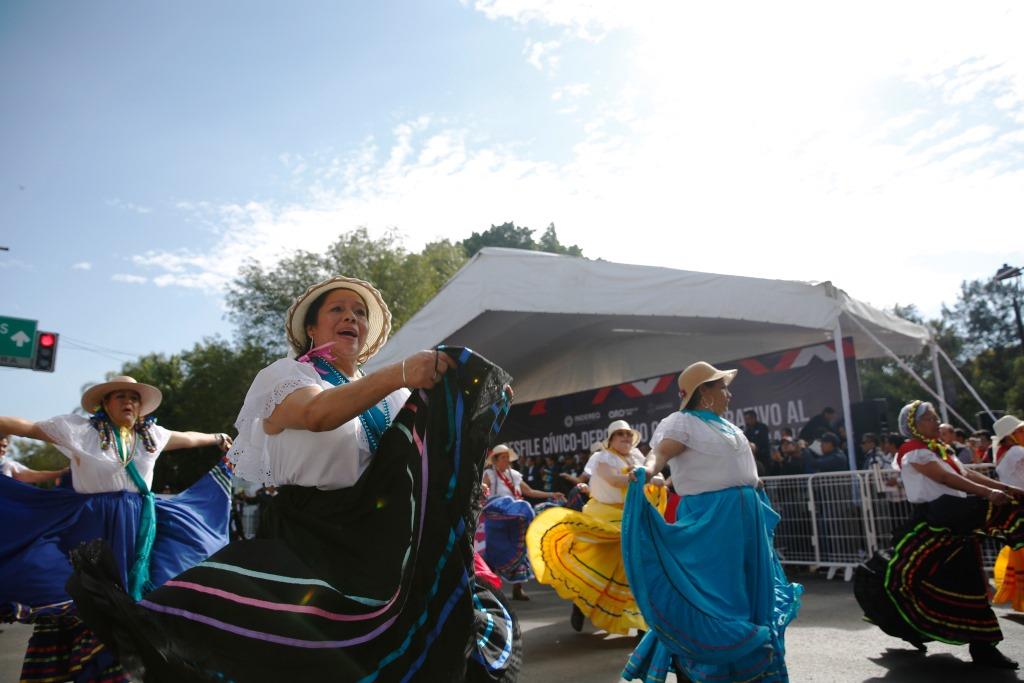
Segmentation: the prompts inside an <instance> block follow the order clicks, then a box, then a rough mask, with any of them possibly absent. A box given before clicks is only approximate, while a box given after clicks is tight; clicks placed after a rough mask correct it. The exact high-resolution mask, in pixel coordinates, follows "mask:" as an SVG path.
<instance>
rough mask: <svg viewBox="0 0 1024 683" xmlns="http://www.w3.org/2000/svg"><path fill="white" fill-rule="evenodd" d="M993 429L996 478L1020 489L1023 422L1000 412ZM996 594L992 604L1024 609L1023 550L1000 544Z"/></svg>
mask: <svg viewBox="0 0 1024 683" xmlns="http://www.w3.org/2000/svg"><path fill="white" fill-rule="evenodd" d="M992 431H994V432H995V444H994V445H993V447H992V448H993V450H994V451H995V458H994V461H995V463H996V474H998V475H999V481H1001V482H1003V483H1006V484H1011V485H1012V486H1016V487H1017V488H1021V489H1024V422H1022V421H1021V420H1020V419H1019V418H1017V417H1014V416H1013V415H1004V416H1003V417H1001V418H999V419H998V420H996V422H995V424H994V425H992ZM995 579H996V594H995V597H993V598H992V603H993V604H996V605H1000V604H1003V603H1009V604H1010V606H1011V607H1012V608H1013V609H1015V610H1016V611H1018V612H1024V550H1013V549H1012V548H1010V547H1009V546H1007V547H1004V548H1003V549H1002V551H1001V552H1000V553H999V557H998V558H996V567H995Z"/></svg>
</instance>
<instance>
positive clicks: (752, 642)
mask: <svg viewBox="0 0 1024 683" xmlns="http://www.w3.org/2000/svg"><path fill="white" fill-rule="evenodd" d="M735 377H736V371H735V370H718V369H717V368H715V367H713V366H711V365H709V364H708V363H704V362H698V363H694V364H693V365H691V366H689V367H688V368H686V370H684V371H683V373H682V374H681V375H680V376H679V395H680V397H681V398H682V402H683V403H682V410H680V411H679V412H676V413H673V414H672V415H669V416H668V417H666V418H665V419H664V420H662V421H661V423H660V424H659V425H658V428H657V430H655V432H654V436H653V437H652V438H651V448H652V450H651V453H650V454H649V455H648V457H647V462H646V464H645V466H644V468H640V469H638V470H636V475H637V476H636V481H634V482H633V483H632V484H630V490H629V495H628V497H627V498H626V509H625V513H624V515H623V521H622V554H623V558H624V559H625V565H626V575H627V576H628V577H629V584H630V586H631V587H632V589H633V595H634V596H635V597H636V601H637V604H638V605H639V606H640V611H641V612H642V613H643V616H644V619H645V620H646V621H647V623H648V625H649V626H650V631H648V633H647V634H646V635H645V636H644V638H643V640H642V641H640V644H639V645H638V646H637V648H636V650H634V652H633V654H632V656H630V658H629V662H628V663H627V665H626V668H625V670H624V671H623V674H622V675H623V677H624V678H626V679H629V680H633V679H640V680H643V681H648V682H654V681H663V680H664V677H665V674H666V672H667V671H670V670H673V669H674V670H675V671H676V672H677V673H680V674H683V675H685V676H686V677H687V678H688V679H689V680H693V681H750V680H761V681H787V680H788V674H787V672H786V663H785V643H784V637H785V629H786V626H787V625H788V624H789V622H790V621H792V620H793V618H794V617H795V616H796V613H797V610H798V609H799V606H800V594H801V592H802V590H803V589H802V588H801V586H800V585H799V584H793V583H789V582H788V581H787V580H786V576H785V574H784V573H783V571H782V566H781V565H780V564H779V560H778V558H777V557H776V555H775V551H774V549H773V547H772V535H773V532H774V529H775V525H776V524H777V523H778V521H779V516H778V515H777V514H776V513H775V511H774V510H772V508H771V505H770V504H769V503H768V498H767V497H766V496H765V494H764V491H763V490H759V488H760V487H759V483H760V482H759V481H758V478H757V465H756V463H755V462H754V456H753V454H752V452H751V450H750V445H749V443H748V442H747V439H746V437H745V436H744V435H743V431H742V430H741V429H740V428H739V427H737V426H736V425H734V424H732V423H731V422H729V421H728V420H726V419H725V418H723V417H722V414H723V413H724V412H725V410H726V408H727V407H728V405H729V399H730V397H731V394H730V393H729V388H728V387H729V384H730V383H731V382H732V380H733V379H734V378H735ZM666 463H668V466H669V468H670V470H671V474H672V482H673V485H674V486H675V488H676V491H677V492H678V493H679V495H680V502H679V505H678V507H677V510H676V522H675V523H674V524H669V523H667V522H665V520H664V519H662V518H661V516H660V515H659V514H657V513H656V512H655V510H654V509H653V508H652V507H651V506H650V505H648V504H647V502H646V501H644V499H643V496H642V495H640V493H641V491H640V486H641V485H642V483H643V481H644V480H645V479H646V478H649V477H653V476H654V475H655V474H656V473H657V472H660V471H661V469H662V468H663V467H664V466H665V464H666Z"/></svg>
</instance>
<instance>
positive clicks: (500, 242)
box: [461, 222, 583, 258]
mask: <svg viewBox="0 0 1024 683" xmlns="http://www.w3.org/2000/svg"><path fill="white" fill-rule="evenodd" d="M534 232H535V231H534V230H531V229H530V228H527V227H519V226H517V225H516V224H515V223H512V222H508V223H502V224H501V225H492V226H491V227H490V228H488V229H487V230H485V231H483V232H474V233H473V234H472V235H470V236H469V237H467V238H466V239H464V240H462V242H461V244H462V247H463V249H465V250H466V255H467V256H469V257H470V258H472V257H473V256H475V255H476V253H477V252H478V251H480V250H481V249H483V248H484V247H508V248H511V249H528V250H530V251H546V252H548V253H551V254H567V255H569V256H583V250H582V249H580V247H578V246H577V245H575V244H573V245H571V246H566V245H564V244H562V243H561V242H560V241H559V240H558V233H557V231H556V230H555V224H554V223H549V224H548V227H547V228H545V229H544V233H543V234H542V235H541V236H540V239H539V240H534V239H533V233H534Z"/></svg>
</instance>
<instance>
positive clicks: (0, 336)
mask: <svg viewBox="0 0 1024 683" xmlns="http://www.w3.org/2000/svg"><path fill="white" fill-rule="evenodd" d="M35 341H36V321H35V320H25V319H24V318H8V317H6V316H0V365H10V366H14V367H18V368H28V367H32V354H33V353H34V351H35Z"/></svg>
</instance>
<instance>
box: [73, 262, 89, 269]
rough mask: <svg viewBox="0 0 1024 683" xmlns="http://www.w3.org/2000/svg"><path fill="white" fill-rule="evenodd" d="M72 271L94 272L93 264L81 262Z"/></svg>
mask: <svg viewBox="0 0 1024 683" xmlns="http://www.w3.org/2000/svg"><path fill="white" fill-rule="evenodd" d="M71 268H72V270H92V264H91V263H89V262H88V261H79V262H78V263H76V264H74V265H73V266H71Z"/></svg>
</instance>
